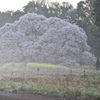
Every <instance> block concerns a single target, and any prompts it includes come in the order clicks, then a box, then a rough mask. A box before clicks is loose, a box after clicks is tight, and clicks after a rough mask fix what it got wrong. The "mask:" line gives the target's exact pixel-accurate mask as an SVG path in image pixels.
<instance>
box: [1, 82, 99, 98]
mask: <svg viewBox="0 0 100 100" xmlns="http://www.w3.org/2000/svg"><path fill="white" fill-rule="evenodd" d="M2 87H3V89H4V91H6V92H13V91H14V92H15V91H16V92H17V93H20V92H21V91H25V92H27V93H42V94H52V95H59V96H63V95H67V96H75V97H82V96H83V97H84V96H85V97H89V98H97V99H100V93H93V92H90V91H87V92H84V91H82V90H79V89H70V88H68V89H62V90H60V89H59V88H57V87H54V88H51V87H48V86H46V85H37V84H34V83H30V84H22V83H17V82H0V89H1V88H2Z"/></svg>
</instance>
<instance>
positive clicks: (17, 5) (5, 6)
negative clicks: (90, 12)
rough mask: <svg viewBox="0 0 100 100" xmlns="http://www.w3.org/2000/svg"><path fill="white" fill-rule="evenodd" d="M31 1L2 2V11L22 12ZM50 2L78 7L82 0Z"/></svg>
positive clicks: (0, 9) (0, 3) (0, 7)
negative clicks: (68, 3)
mask: <svg viewBox="0 0 100 100" xmlns="http://www.w3.org/2000/svg"><path fill="white" fill-rule="evenodd" d="M29 1H32V0H0V11H7V10H21V8H22V7H23V6H25V5H26V4H27V3H28V2H29ZM49 1H58V2H60V3H61V2H63V1H66V2H70V3H71V4H73V6H74V7H76V5H77V3H78V2H79V1H82V0H49Z"/></svg>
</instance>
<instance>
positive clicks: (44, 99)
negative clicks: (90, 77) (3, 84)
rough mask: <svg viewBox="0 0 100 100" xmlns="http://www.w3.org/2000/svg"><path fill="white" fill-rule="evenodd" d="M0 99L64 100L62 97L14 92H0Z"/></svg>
mask: <svg viewBox="0 0 100 100" xmlns="http://www.w3.org/2000/svg"><path fill="white" fill-rule="evenodd" d="M0 100H65V99H64V98H60V97H56V96H46V95H39V94H26V93H22V94H16V93H5V92H0Z"/></svg>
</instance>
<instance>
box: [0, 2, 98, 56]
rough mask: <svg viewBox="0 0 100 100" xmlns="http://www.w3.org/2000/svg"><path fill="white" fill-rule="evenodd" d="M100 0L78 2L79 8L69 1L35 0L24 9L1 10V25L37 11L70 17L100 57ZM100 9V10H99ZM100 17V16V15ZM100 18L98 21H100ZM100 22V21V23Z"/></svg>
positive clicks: (48, 14) (47, 15)
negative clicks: (82, 30) (98, 12)
mask: <svg viewBox="0 0 100 100" xmlns="http://www.w3.org/2000/svg"><path fill="white" fill-rule="evenodd" d="M98 2H100V0H85V1H80V2H79V3H78V4H77V8H76V9H74V8H73V6H72V5H71V4H70V3H68V2H63V3H62V4H60V3H59V2H51V3H50V2H47V1H46V0H33V1H31V2H29V3H28V4H27V5H25V6H24V7H23V11H19V10H18V11H6V12H0V27H2V26H3V25H4V24H5V23H8V22H10V23H13V22H14V21H15V20H18V19H19V17H20V16H22V15H24V14H27V13H37V14H41V15H44V16H46V17H47V18H49V17H59V18H61V19H69V20H70V21H71V22H75V23H76V24H77V25H78V26H80V27H82V28H83V29H84V31H85V32H86V34H87V36H88V44H89V45H90V46H91V52H93V53H94V54H95V55H96V56H97V57H98V58H100V53H99V50H100V30H99V29H100V26H99V25H98V24H97V23H96V20H95V19H96V17H97V16H96V14H95V12H96V11H97V9H94V8H95V7H97V6H95V5H97V4H98ZM98 6H100V4H99V5H98ZM98 11H99V10H98ZM99 18H100V17H99ZM99 18H98V20H97V22H100V21H99ZM99 24H100V23H99Z"/></svg>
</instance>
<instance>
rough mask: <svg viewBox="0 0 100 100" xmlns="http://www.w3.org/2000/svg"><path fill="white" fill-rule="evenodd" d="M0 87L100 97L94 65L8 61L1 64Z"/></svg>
mask: <svg viewBox="0 0 100 100" xmlns="http://www.w3.org/2000/svg"><path fill="white" fill-rule="evenodd" d="M0 69H1V70H0V76H1V78H3V79H2V80H1V81H0V90H1V91H6V92H17V93H20V92H23V91H24V92H28V93H43V94H52V95H60V96H75V97H89V98H98V99H100V71H96V70H95V67H94V66H81V67H80V68H69V67H65V66H62V65H53V64H42V63H33V62H32V63H27V64H26V65H25V64H24V63H8V64H3V65H1V67H0Z"/></svg>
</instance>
